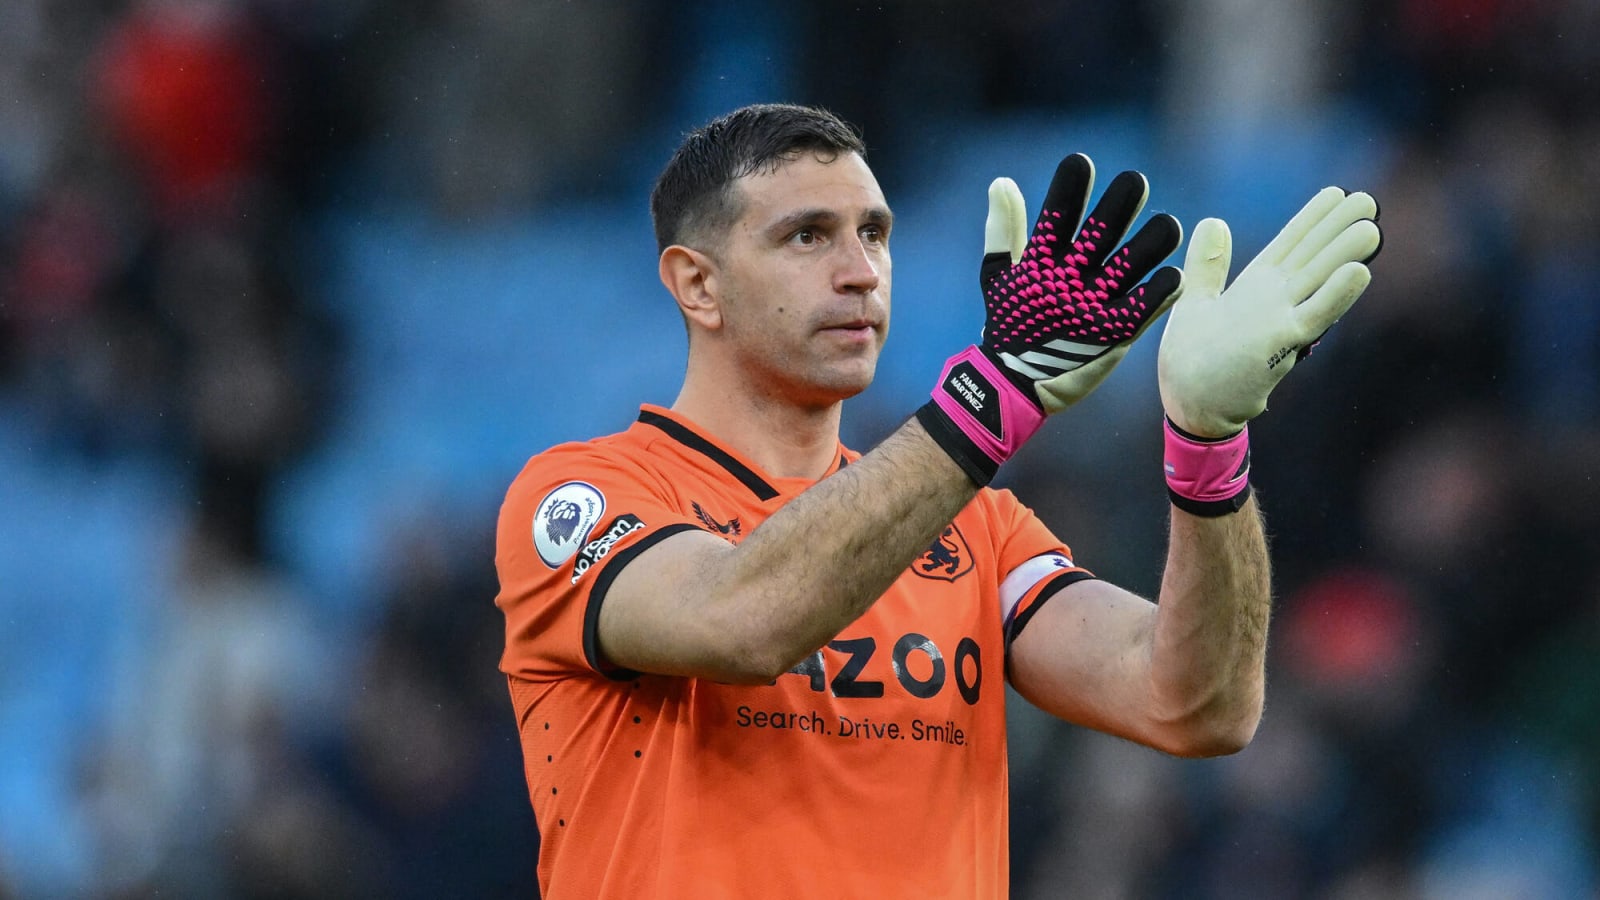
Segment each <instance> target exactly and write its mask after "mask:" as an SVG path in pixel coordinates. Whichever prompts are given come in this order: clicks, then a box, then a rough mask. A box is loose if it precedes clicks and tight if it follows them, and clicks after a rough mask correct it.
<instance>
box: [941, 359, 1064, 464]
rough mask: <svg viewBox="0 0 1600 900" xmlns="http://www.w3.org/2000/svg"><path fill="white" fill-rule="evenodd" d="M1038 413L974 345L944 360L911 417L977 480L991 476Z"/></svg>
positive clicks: (1035, 424)
mask: <svg viewBox="0 0 1600 900" xmlns="http://www.w3.org/2000/svg"><path fill="white" fill-rule="evenodd" d="M1044 418H1045V414H1044V410H1043V408H1041V407H1040V406H1039V403H1038V401H1036V400H1033V399H1032V398H1030V397H1028V396H1027V395H1026V394H1024V393H1023V392H1022V391H1021V390H1019V389H1018V388H1017V386H1016V385H1015V384H1014V383H1012V381H1011V380H1010V379H1009V378H1007V377H1006V375H1005V373H1004V372H1002V371H1001V370H1000V368H999V367H998V366H997V365H995V362H994V360H992V359H991V358H990V357H989V355H988V354H986V353H984V352H983V350H981V349H980V348H978V347H977V346H972V347H968V348H967V349H965V350H963V351H961V352H960V353H957V354H956V355H955V356H952V357H950V359H948V360H946V361H945V364H944V373H943V374H942V375H940V376H939V384H938V386H937V387H935V388H934V389H933V399H932V400H930V401H929V402H928V403H927V404H925V405H923V407H922V408H921V409H919V410H917V421H919V422H921V423H922V427H923V428H924V429H926V430H927V432H928V434H929V435H930V436H931V437H932V438H933V439H934V440H935V441H937V442H938V444H939V446H940V447H943V448H944V451H945V452H946V453H948V454H950V457H951V458H952V459H954V460H955V461H956V463H957V465H959V466H961V468H962V469H963V470H964V471H965V472H966V473H967V475H968V476H970V477H971V478H972V480H973V481H974V482H975V483H977V484H979V485H985V484H988V483H989V482H990V481H991V480H992V479H993V478H994V476H995V473H996V472H997V471H999V469H1000V464H1001V463H1003V462H1005V461H1006V460H1008V459H1010V458H1011V456H1012V454H1014V453H1016V452H1017V450H1019V449H1021V447H1022V445H1023V444H1024V443H1025V442H1026V441H1027V440H1028V438H1030V437H1032V436H1033V434H1034V432H1036V431H1038V430H1039V426H1040V425H1043V424H1044Z"/></svg>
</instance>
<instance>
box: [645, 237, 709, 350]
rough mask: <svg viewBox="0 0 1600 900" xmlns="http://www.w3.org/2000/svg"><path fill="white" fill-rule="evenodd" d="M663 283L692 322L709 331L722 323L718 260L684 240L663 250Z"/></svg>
mask: <svg viewBox="0 0 1600 900" xmlns="http://www.w3.org/2000/svg"><path fill="white" fill-rule="evenodd" d="M660 270H661V283H662V284H664V285H666V288H667V291H668V292H670V293H671V294H672V297H673V299H675V300H677V301H678V310H679V311H680V312H682V313H683V317H684V318H685V319H686V320H688V321H689V322H690V323H691V324H693V325H697V326H699V327H701V328H704V329H706V330H708V331H715V330H717V329H718V328H721V327H722V297H721V294H720V292H719V291H718V289H717V264H716V261H715V260H713V259H712V258H711V257H710V256H707V255H706V254H704V253H701V252H700V251H699V250H695V249H692V248H689V247H685V246H683V245H682V244H673V245H672V246H670V247H668V248H667V249H665V250H663V251H661V261H660Z"/></svg>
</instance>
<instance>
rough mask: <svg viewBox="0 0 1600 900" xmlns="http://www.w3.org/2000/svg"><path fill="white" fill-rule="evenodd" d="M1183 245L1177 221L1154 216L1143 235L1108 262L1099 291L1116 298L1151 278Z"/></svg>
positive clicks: (1145, 227) (1097, 282)
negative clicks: (1125, 290) (1128, 287)
mask: <svg viewBox="0 0 1600 900" xmlns="http://www.w3.org/2000/svg"><path fill="white" fill-rule="evenodd" d="M1091 218H1092V217H1091ZM1181 243H1183V226H1182V225H1180V224H1178V220H1177V219H1174V218H1173V217H1171V216H1169V215H1167V214H1166V213H1159V214H1157V215H1154V216H1151V217H1150V221H1148V222H1146V223H1144V227H1143V228H1140V229H1139V233H1138V234H1135V235H1134V236H1133V239H1132V240H1130V241H1128V242H1127V243H1126V244H1123V245H1122V249H1121V250H1118V251H1117V252H1116V253H1115V254H1113V255H1112V257H1111V258H1110V259H1109V260H1107V261H1106V263H1105V268H1104V271H1103V272H1102V273H1101V275H1100V276H1099V277H1097V278H1096V280H1095V285H1096V287H1099V288H1100V289H1101V290H1104V291H1106V292H1107V293H1109V294H1111V295H1113V296H1115V295H1116V294H1119V293H1121V292H1122V290H1123V289H1124V287H1126V286H1127V285H1130V284H1137V283H1138V282H1139V281H1140V280H1142V279H1143V278H1145V276H1147V275H1149V274H1150V272H1151V270H1153V269H1154V268H1155V267H1156V266H1159V265H1161V262H1162V260H1164V259H1166V258H1167V257H1169V256H1171V255H1172V251H1174V250H1176V249H1178V245H1179V244H1181Z"/></svg>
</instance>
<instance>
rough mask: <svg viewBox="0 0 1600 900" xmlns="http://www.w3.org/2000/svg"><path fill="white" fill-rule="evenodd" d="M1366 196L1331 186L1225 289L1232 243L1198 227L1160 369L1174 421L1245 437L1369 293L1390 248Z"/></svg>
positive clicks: (1204, 224)
mask: <svg viewBox="0 0 1600 900" xmlns="http://www.w3.org/2000/svg"><path fill="white" fill-rule="evenodd" d="M1377 215H1378V205H1377V203H1376V202H1375V201H1374V200H1373V199H1372V197H1371V196H1369V195H1367V194H1365V193H1359V192H1358V193H1354V194H1349V195H1346V194H1345V192H1344V191H1343V190H1341V189H1339V188H1336V187H1329V188H1323V189H1322V190H1321V191H1319V192H1318V193H1317V195H1316V196H1314V197H1312V198H1311V201H1310V202H1309V203H1307V204H1306V205H1305V206H1304V207H1303V208H1302V209H1301V210H1300V212H1298V213H1296V214H1295V216H1294V218H1292V219H1290V220H1289V223H1288V224H1287V225H1285V226H1284V227H1283V230H1282V231H1280V232H1279V233H1278V236H1277V237H1275V238H1273V239H1272V242H1271V243H1269V244H1268V245H1267V246H1266V248H1265V249H1263V250H1262V251H1261V253H1260V254H1259V255H1257V256H1256V258H1255V259H1254V260H1252V261H1251V262H1250V264H1249V265H1248V266H1246V267H1245V268H1244V271H1243V272H1240V273H1239V277H1238V278H1236V279H1234V282H1233V284H1232V285H1228V286H1227V288H1226V290H1224V285H1226V284H1227V280H1228V268H1229V265H1230V263H1231V261H1232V255H1233V238H1232V236H1231V234H1230V233H1229V231H1228V225H1227V223H1226V222H1223V221H1222V220H1221V219H1205V220H1202V221H1201V222H1200V224H1199V225H1197V226H1195V230H1194V236H1193V237H1192V238H1191V239H1190V241H1189V251H1188V254H1187V255H1186V258H1185V260H1184V273H1183V284H1184V289H1183V294H1182V296H1181V297H1180V298H1179V299H1178V301H1177V303H1176V304H1175V305H1174V306H1173V308H1172V312H1171V313H1170V314H1169V316H1168V318H1167V325H1166V330H1165V332H1164V333H1163V334H1162V337H1161V351H1160V355H1159V357H1158V362H1157V371H1158V372H1159V380H1160V386H1161V403H1162V406H1163V407H1165V409H1166V413H1167V417H1168V418H1170V419H1171V420H1172V421H1173V424H1175V425H1177V426H1178V427H1179V428H1181V429H1183V430H1184V431H1187V432H1189V433H1190V434H1193V435H1196V436H1199V437H1207V438H1220V437H1226V436H1228V435H1232V434H1236V433H1238V432H1239V430H1240V429H1242V428H1244V426H1245V423H1247V422H1249V421H1250V420H1251V419H1253V418H1255V417H1256V416H1257V415H1260V414H1261V412H1262V410H1264V409H1266V407H1267V395H1268V394H1270V393H1271V392H1272V389H1273V388H1274V387H1276V386H1277V384H1278V382H1279V381H1281V380H1282V379H1283V376H1284V375H1286V374H1288V372H1289V370H1290V369H1292V368H1294V365H1295V363H1296V362H1298V361H1299V360H1300V358H1301V357H1303V356H1304V355H1305V353H1306V352H1307V351H1308V350H1309V348H1310V345H1311V344H1314V343H1315V342H1316V341H1317V340H1318V339H1319V338H1320V337H1321V336H1322V334H1323V333H1324V332H1326V331H1327V330H1328V328H1330V327H1331V326H1332V325H1333V323H1334V322H1337V321H1338V320H1339V317H1340V316H1342V315H1344V313H1345V311H1346V310H1348V309H1349V308H1350V306H1351V305H1352V304H1353V303H1355V302H1356V299H1357V298H1358V297H1360V296H1361V292H1362V291H1364V290H1366V287H1367V284H1368V283H1370V282H1371V280H1372V274H1371V272H1370V271H1369V270H1368V269H1367V266H1366V263H1367V262H1368V261H1370V260H1371V259H1372V257H1373V256H1375V255H1376V254H1377V252H1378V249H1379V247H1380V246H1381V245H1382V242H1383V235H1382V232H1381V231H1380V230H1379V229H1378V225H1377V222H1376V221H1375V220H1376V218H1377Z"/></svg>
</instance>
